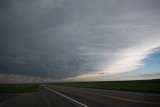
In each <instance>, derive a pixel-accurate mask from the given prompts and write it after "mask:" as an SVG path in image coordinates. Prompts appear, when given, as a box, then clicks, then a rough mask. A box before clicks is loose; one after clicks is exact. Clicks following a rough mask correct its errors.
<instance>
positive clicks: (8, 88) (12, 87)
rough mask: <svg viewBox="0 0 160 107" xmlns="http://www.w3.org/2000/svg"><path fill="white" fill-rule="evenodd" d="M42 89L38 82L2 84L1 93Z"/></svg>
mask: <svg viewBox="0 0 160 107" xmlns="http://www.w3.org/2000/svg"><path fill="white" fill-rule="evenodd" d="M40 89H41V88H40V86H39V85H38V84H0V93H31V92H37V91H39V90H40Z"/></svg>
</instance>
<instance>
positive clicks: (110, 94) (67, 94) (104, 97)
mask: <svg viewBox="0 0 160 107" xmlns="http://www.w3.org/2000/svg"><path fill="white" fill-rule="evenodd" d="M42 87H43V89H42V90H41V91H40V92H37V93H32V94H31V93H28V94H20V95H18V96H16V97H12V98H10V99H8V100H6V101H4V102H2V103H1V104H0V107H160V95H159V94H143V93H133V92H121V91H111V90H98V89H87V88H73V87H59V86H49V85H43V86H42Z"/></svg>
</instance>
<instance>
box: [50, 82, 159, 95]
mask: <svg viewBox="0 0 160 107" xmlns="http://www.w3.org/2000/svg"><path fill="white" fill-rule="evenodd" d="M50 85H54V86H68V87H79V88H93V89H106V90H123V91H138V92H155V93H159V92H160V79H157V80H137V81H103V82H102V81H101V82H63V83H52V84H50Z"/></svg>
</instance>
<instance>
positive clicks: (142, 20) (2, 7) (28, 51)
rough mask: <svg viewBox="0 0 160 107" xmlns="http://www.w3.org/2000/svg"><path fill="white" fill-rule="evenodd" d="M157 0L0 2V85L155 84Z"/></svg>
mask: <svg viewBox="0 0 160 107" xmlns="http://www.w3.org/2000/svg"><path fill="white" fill-rule="evenodd" d="M159 65H160V1H159V0H0V83H16V82H17V83H21V82H22V83H28V82H54V81H107V80H138V79H157V78H158V79H159V78H160V66H159Z"/></svg>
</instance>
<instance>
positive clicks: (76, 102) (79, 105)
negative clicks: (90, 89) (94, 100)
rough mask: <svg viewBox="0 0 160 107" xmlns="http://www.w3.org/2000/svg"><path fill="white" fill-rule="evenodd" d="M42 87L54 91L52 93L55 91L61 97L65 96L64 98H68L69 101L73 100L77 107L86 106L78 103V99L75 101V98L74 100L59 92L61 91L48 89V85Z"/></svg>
mask: <svg viewBox="0 0 160 107" xmlns="http://www.w3.org/2000/svg"><path fill="white" fill-rule="evenodd" d="M43 87H44V88H46V89H48V90H50V91H52V92H54V93H56V94H58V95H60V96H62V97H64V98H66V99H68V100H70V101H71V102H73V103H74V104H78V107H88V106H87V105H85V104H82V103H80V102H79V101H76V100H74V99H72V98H70V97H68V96H66V95H64V94H61V93H59V92H57V91H55V90H53V89H50V88H48V87H46V86H43Z"/></svg>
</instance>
